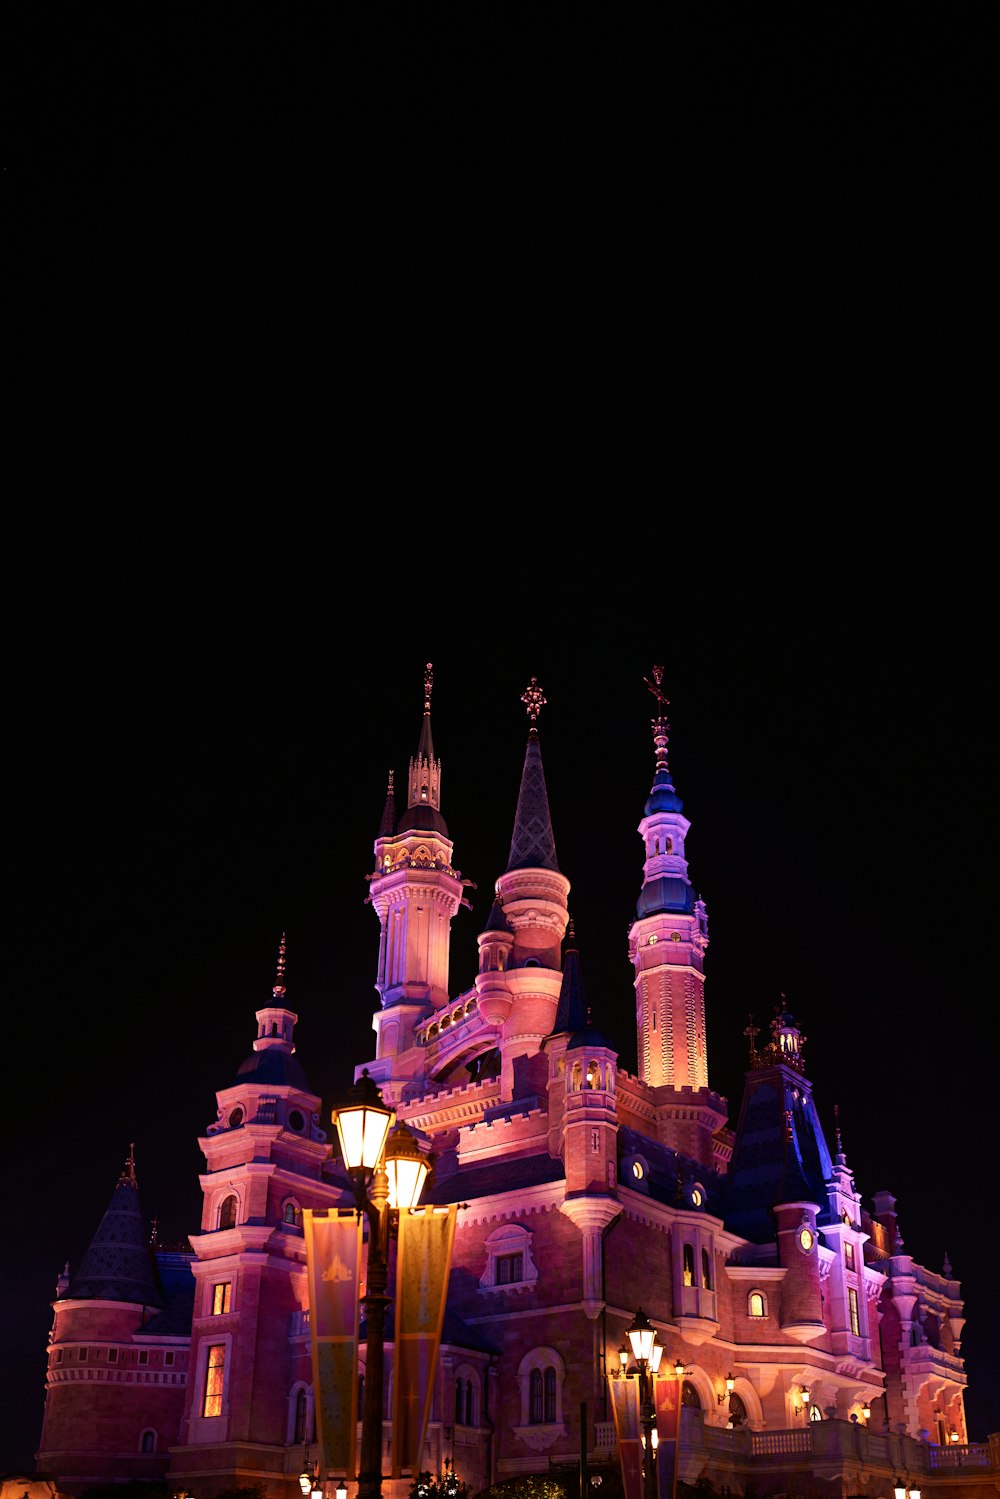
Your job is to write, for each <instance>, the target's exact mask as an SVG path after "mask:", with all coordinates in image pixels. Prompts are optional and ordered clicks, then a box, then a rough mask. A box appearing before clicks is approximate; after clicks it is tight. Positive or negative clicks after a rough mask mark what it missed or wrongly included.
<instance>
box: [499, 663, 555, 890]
mask: <svg viewBox="0 0 1000 1499" xmlns="http://www.w3.org/2000/svg"><path fill="white" fill-rule="evenodd" d="M531 681H532V685H531V687H529V688H528V692H527V693H525V699H526V700H527V699H529V697H530V702H529V712H531V711H532V704H535V707H534V711H533V717H537V715H538V706H540V703H539V699H540V700H541V702H544V701H545V700H544V698H542V697H541V690H540V689H538V688H537V687H536V685H535V678H534V677H532V679H531ZM533 692H534V696H531V695H532V693H533ZM512 869H554V870H556V872H557V873H558V870H559V864H558V861H557V859H556V840H555V836H554V834H553V832H552V817H551V814H550V812H549V795H548V792H547V790H546V789H545V771H544V769H543V768H542V747H541V745H540V743H539V741H538V730H537V729H536V728H535V726H534V723H532V726H531V732H530V733H529V735H528V745H527V749H526V750H525V752H524V769H523V770H522V772H521V790H520V792H519V793H518V798H517V812H516V813H515V815H514V833H513V836H512V837H511V840H510V857H509V858H508V860H507V872H508V874H509V873H510V871H511V870H512Z"/></svg>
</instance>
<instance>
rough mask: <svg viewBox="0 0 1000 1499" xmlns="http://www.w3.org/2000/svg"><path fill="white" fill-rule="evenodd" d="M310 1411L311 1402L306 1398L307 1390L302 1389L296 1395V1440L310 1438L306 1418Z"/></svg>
mask: <svg viewBox="0 0 1000 1499" xmlns="http://www.w3.org/2000/svg"><path fill="white" fill-rule="evenodd" d="M308 1413H309V1402H308V1401H307V1399H306V1392H305V1390H300V1391H299V1393H298V1394H297V1395H296V1397H295V1441H296V1443H298V1442H306V1441H308V1440H309V1438H308V1436H307V1433H306V1418H307V1416H308Z"/></svg>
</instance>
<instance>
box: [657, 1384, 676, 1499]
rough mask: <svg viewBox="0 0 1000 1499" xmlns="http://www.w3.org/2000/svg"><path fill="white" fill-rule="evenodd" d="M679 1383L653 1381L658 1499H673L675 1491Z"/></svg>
mask: <svg viewBox="0 0 1000 1499" xmlns="http://www.w3.org/2000/svg"><path fill="white" fill-rule="evenodd" d="M680 1397H681V1382H680V1380H679V1379H676V1378H674V1379H671V1378H670V1377H669V1376H667V1377H666V1378H664V1376H663V1375H662V1374H661V1375H657V1376H656V1377H655V1378H654V1380H653V1404H654V1407H655V1410H656V1432H657V1437H658V1442H659V1445H658V1446H657V1449H656V1482H657V1493H658V1495H659V1499H674V1495H675V1494H676V1492H677V1447H678V1440H679V1437H680V1415H681V1410H680Z"/></svg>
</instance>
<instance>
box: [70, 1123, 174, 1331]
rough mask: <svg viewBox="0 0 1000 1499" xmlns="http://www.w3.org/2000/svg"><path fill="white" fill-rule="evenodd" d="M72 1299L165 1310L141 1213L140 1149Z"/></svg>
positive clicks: (132, 1154)
mask: <svg viewBox="0 0 1000 1499" xmlns="http://www.w3.org/2000/svg"><path fill="white" fill-rule="evenodd" d="M66 1294H67V1296H68V1297H70V1298H72V1299H73V1300H100V1301H127V1302H131V1303H133V1304H136V1305H141V1306H160V1305H162V1300H161V1297H160V1293H159V1290H158V1289H157V1285H156V1277H155V1272H154V1269H153V1261H152V1259H151V1258H150V1253H149V1246H148V1243H147V1239H146V1234H145V1232H144V1229H143V1223H142V1212H141V1210H140V1207H139V1192H138V1187H137V1184H136V1177H135V1146H134V1145H130V1146H129V1154H128V1160H127V1161H126V1163H125V1166H124V1169H123V1170H122V1171H121V1173H120V1175H119V1177H118V1184H117V1186H116V1187H115V1190H114V1192H113V1194H112V1197H111V1201H110V1203H109V1204H108V1208H107V1211H106V1212H105V1214H104V1217H103V1218H102V1219H101V1222H100V1225H99V1227H98V1229H97V1232H96V1233H95V1235H94V1237H93V1239H92V1240H91V1242H90V1247H89V1248H88V1250H87V1252H86V1253H85V1255H84V1256H83V1259H82V1261H81V1262H80V1268H79V1269H78V1270H77V1272H76V1274H75V1275H74V1276H73V1277H72V1278H71V1280H70V1284H69V1286H68V1288H67V1293H66Z"/></svg>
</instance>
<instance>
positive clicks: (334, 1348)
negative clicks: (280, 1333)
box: [302, 1208, 361, 1478]
mask: <svg viewBox="0 0 1000 1499" xmlns="http://www.w3.org/2000/svg"><path fill="white" fill-rule="evenodd" d="M302 1222H303V1227H304V1229H305V1240H306V1265H307V1275H308V1281H309V1327H310V1332H311V1336H312V1358H313V1394H314V1397H315V1402H316V1436H317V1438H318V1441H319V1444H320V1450H321V1453H322V1457H321V1459H320V1463H321V1467H322V1469H323V1471H324V1472H329V1471H332V1472H333V1473H335V1474H340V1473H343V1474H344V1475H345V1477H348V1478H353V1477H354V1475H355V1473H356V1471H357V1462H356V1459H355V1448H356V1446H357V1431H358V1334H359V1332H360V1318H361V1311H360V1305H361V1304H360V1299H359V1270H360V1265H361V1220H360V1217H359V1215H358V1214H357V1213H355V1212H353V1211H352V1212H350V1213H345V1214H344V1215H343V1216H341V1215H340V1213H339V1212H338V1211H337V1210H336V1209H332V1210H330V1211H327V1210H326V1209H317V1210H315V1211H314V1210H313V1209H311V1208H306V1209H304V1211H303V1213H302Z"/></svg>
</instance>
